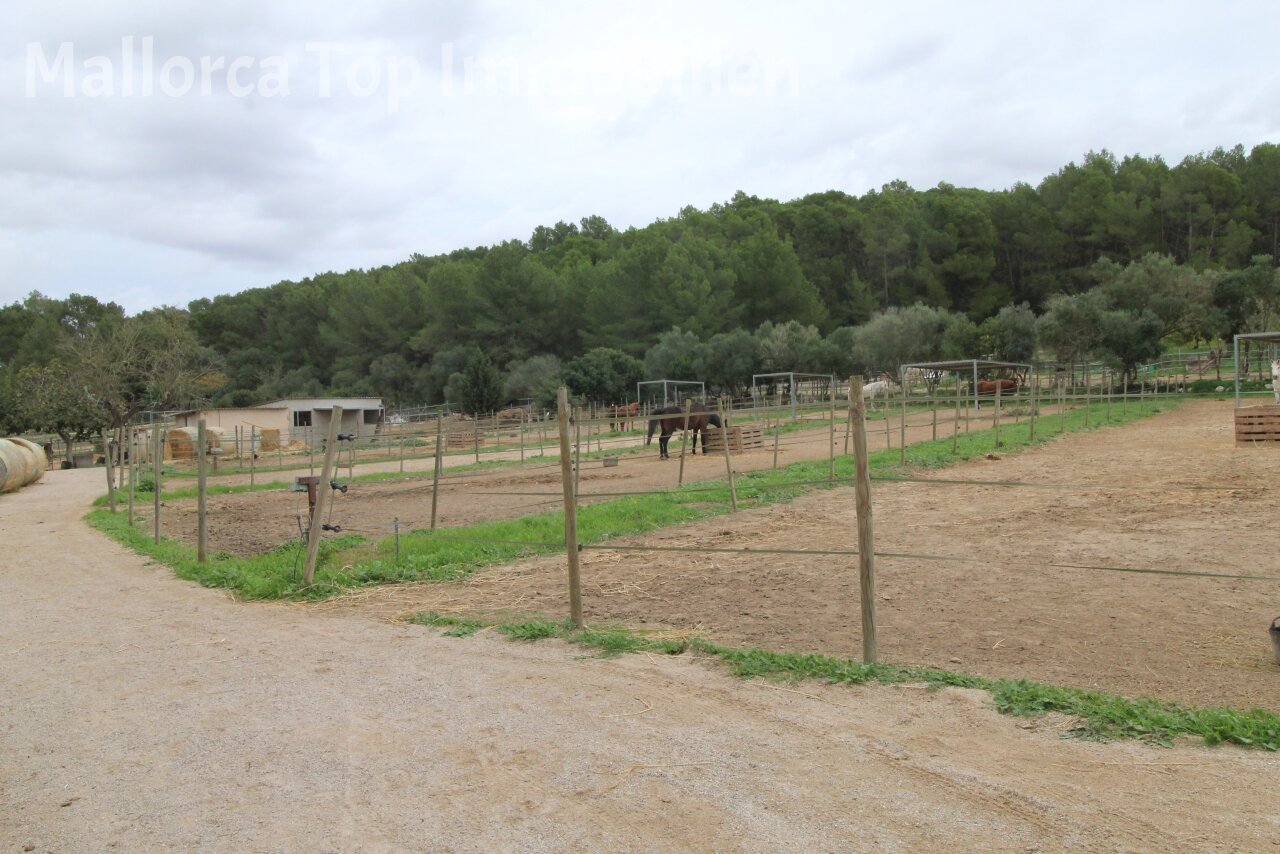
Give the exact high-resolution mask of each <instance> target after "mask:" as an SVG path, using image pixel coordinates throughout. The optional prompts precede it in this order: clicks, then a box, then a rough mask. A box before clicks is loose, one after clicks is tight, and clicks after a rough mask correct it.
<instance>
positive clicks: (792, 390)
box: [751, 371, 836, 421]
mask: <svg viewBox="0 0 1280 854" xmlns="http://www.w3.org/2000/svg"><path fill="white" fill-rule="evenodd" d="M782 377H786V378H787V393H788V395H789V396H790V398H791V420H792V421H795V420H796V379H797V378H799V379H800V381H801V382H808V381H811V380H826V381H827V383H828V387H829V388H833V389H834V388H835V387H836V375H835V374H804V373H798V372H796V371H779V372H777V373H773V374H752V375H751V400H752V402H755V401H756V400H758V396H757V395H756V385H757V383H756V380H759V379H766V380H767V379H775V378H782ZM769 385H773V383H769Z"/></svg>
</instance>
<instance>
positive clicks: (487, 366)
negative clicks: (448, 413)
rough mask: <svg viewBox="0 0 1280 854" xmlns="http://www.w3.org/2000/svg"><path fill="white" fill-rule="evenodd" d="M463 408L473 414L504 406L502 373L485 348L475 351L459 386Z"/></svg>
mask: <svg viewBox="0 0 1280 854" xmlns="http://www.w3.org/2000/svg"><path fill="white" fill-rule="evenodd" d="M457 392H458V396H459V399H460V401H461V403H462V408H463V410H464V411H465V412H468V413H470V414H472V415H481V414H484V413H489V412H496V411H497V410H498V408H499V407H501V406H502V401H503V396H502V375H501V374H499V373H498V369H497V368H496V367H494V365H493V360H492V359H490V358H489V354H488V353H486V352H484V351H483V350H476V351H474V352H473V354H472V356H471V359H470V360H469V361H468V362H467V366H466V368H465V369H464V370H463V371H462V378H461V382H460V383H459V384H458V388H457Z"/></svg>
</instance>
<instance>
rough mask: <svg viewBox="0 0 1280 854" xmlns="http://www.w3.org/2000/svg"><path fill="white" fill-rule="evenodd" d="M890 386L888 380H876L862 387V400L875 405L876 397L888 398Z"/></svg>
mask: <svg viewBox="0 0 1280 854" xmlns="http://www.w3.org/2000/svg"><path fill="white" fill-rule="evenodd" d="M892 387H893V386H892V385H891V384H890V382H889V381H888V380H876V381H875V382H873V383H867V384H866V385H864V386H863V387H862V399H863V400H869V401H871V402H872V403H875V400H876V398H877V397H888V396H889V391H890V390H891V389H892Z"/></svg>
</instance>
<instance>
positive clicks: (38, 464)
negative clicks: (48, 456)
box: [0, 439, 44, 492]
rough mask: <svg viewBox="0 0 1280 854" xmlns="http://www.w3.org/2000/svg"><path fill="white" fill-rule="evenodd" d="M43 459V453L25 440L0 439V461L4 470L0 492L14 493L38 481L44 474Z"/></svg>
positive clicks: (0, 482) (36, 446)
mask: <svg viewBox="0 0 1280 854" xmlns="http://www.w3.org/2000/svg"><path fill="white" fill-rule="evenodd" d="M33 449H34V450H33ZM43 457H44V451H42V450H40V447H39V446H38V445H33V444H32V443H30V442H28V441H26V440H25V439H0V460H2V461H3V466H4V470H5V476H4V480H3V481H0V492H14V491H16V490H19V489H21V488H22V487H24V486H26V485H27V484H28V483H32V482H34V481H35V480H37V479H39V477H40V476H41V475H42V474H44V462H43Z"/></svg>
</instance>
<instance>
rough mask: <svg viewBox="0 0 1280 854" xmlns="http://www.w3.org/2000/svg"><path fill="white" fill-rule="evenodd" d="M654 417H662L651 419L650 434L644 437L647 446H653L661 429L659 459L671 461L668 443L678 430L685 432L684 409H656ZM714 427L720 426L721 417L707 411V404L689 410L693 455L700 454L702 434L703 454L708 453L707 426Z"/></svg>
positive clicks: (697, 405) (674, 407)
mask: <svg viewBox="0 0 1280 854" xmlns="http://www.w3.org/2000/svg"><path fill="white" fill-rule="evenodd" d="M653 414H654V415H661V416H663V417H661V418H650V419H649V432H648V434H647V435H646V436H645V437H644V443H645V444H646V445H651V444H653V434H654V431H656V430H657V429H658V428H659V427H661V428H662V432H661V434H660V435H659V436H658V458H659V459H663V460H666V459H670V457H669V456H668V455H667V442H668V441H670V439H671V434H672V433H674V432H676V431H677V430H683V429H684V426H685V422H684V408H683V407H680V406H664V407H663V408H661V409H655V410H654V411H653ZM708 424H710V425H711V426H712V427H719V426H720V416H719V415H716V414H715V413H714V412H712V411H711V410H709V409H707V407H706V404H703V403H695V404H693V405H692V406H691V407H690V408H689V429H690V430H692V431H693V453H695V454H696V453H698V434H699V433H701V434H702V452H703V453H704V454H705V453H706V452H707V425H708Z"/></svg>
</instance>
